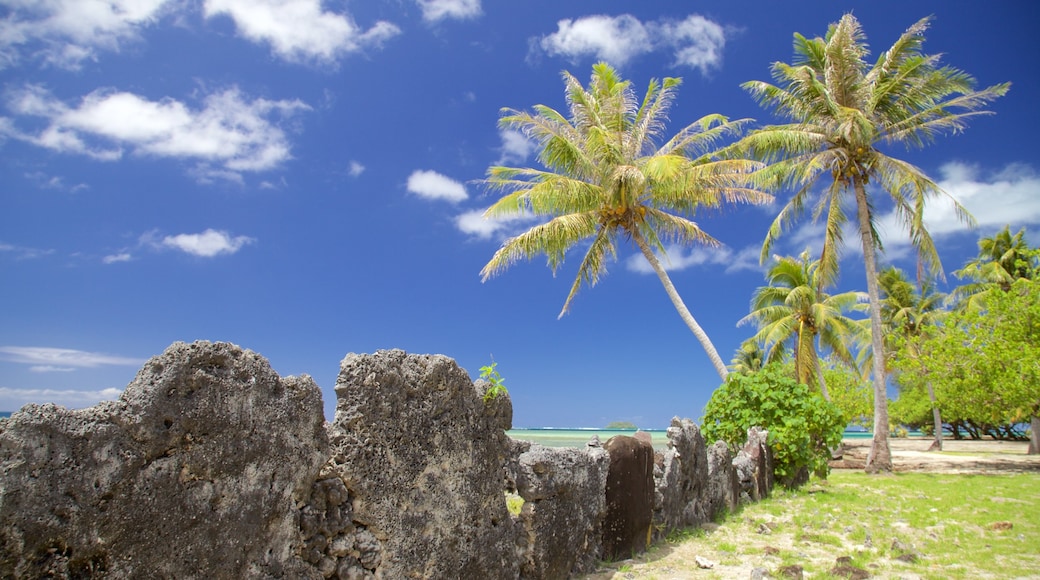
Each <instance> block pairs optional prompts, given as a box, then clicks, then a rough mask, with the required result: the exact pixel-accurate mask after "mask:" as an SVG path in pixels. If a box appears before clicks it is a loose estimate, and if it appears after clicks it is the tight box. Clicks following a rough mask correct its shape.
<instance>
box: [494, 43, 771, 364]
mask: <svg viewBox="0 0 1040 580" xmlns="http://www.w3.org/2000/svg"><path fill="white" fill-rule="evenodd" d="M563 81H564V85H565V87H566V97H567V105H568V108H569V113H570V115H569V117H568V116H564V115H563V114H562V113H560V112H558V111H556V110H555V109H552V108H551V107H548V106H546V105H536V106H535V107H534V111H533V112H526V111H517V110H513V109H504V110H503V116H502V118H501V119H500V124H501V126H502V127H503V128H507V129H513V130H518V131H520V132H522V133H523V134H524V135H525V136H526V137H527V138H528V139H530V140H531V141H533V142H534V143H536V144H537V146H538V148H539V150H540V153H539V154H538V161H539V162H540V163H541V164H542V165H543V166H544V167H545V169H535V168H517V167H501V166H496V167H491V168H489V169H488V175H487V178H486V180H485V183H486V185H487V186H488V187H489V188H490V189H491V190H493V191H497V192H502V193H503V195H502V197H501V198H500V199H499V200H498V201H496V202H495V203H494V204H493V205H492V206H491V207H490V208H488V209H487V211H486V213H485V216H486V217H500V216H511V215H513V216H515V215H534V216H539V217H543V218H545V219H546V221H544V222H543V223H540V224H539V225H536V226H534V227H532V228H531V229H529V230H527V231H525V232H523V233H521V234H519V235H517V236H514V237H512V238H510V239H508V240H506V241H505V243H503V244H502V247H501V248H500V249H499V250H498V251H497V252H495V254H494V256H493V257H492V258H491V260H490V261H489V262H488V263H487V265H485V266H484V268H483V270H482V271H481V275H482V276H483V279H484V280H485V281H486V280H487V279H488V278H490V277H491V276H494V275H495V274H498V273H500V272H502V271H503V270H505V269H506V268H508V267H509V266H511V265H512V264H514V263H516V262H517V261H520V260H529V259H531V258H533V257H535V256H538V255H542V254H544V255H545V256H546V258H547V259H548V264H549V267H550V268H551V269H552V271H553V272H554V273H555V272H556V271H557V269H558V268H559V267H560V265H561V264H562V263H563V261H564V258H565V257H566V254H567V252H568V250H570V249H571V248H573V247H575V246H576V245H578V244H579V243H581V242H583V241H585V240H589V243H588V247H587V249H586V250H585V256H584V258H583V259H582V261H581V264H580V266H579V267H578V273H577V276H576V277H575V279H574V283H573V285H572V286H571V290H570V293H569V294H568V295H567V299H566V301H565V302H564V304H563V310H562V311H561V312H560V316H563V315H564V314H565V313H566V312H567V311H568V309H569V308H570V306H571V302H572V300H573V299H574V297H575V295H576V294H577V292H578V290H579V289H580V288H581V287H582V286H583V285H588V286H594V285H595V284H596V282H597V281H598V280H599V278H600V276H601V275H602V274H603V273H604V272H605V271H606V267H607V260H608V258H613V259H616V258H617V247H618V244H619V242H620V241H622V240H630V241H632V242H633V243H634V244H635V245H636V247H638V248H639V251H640V252H641V253H642V255H643V257H644V258H646V260H647V262H649V263H650V266H651V267H652V268H653V270H654V272H656V274H657V276H658V278H660V280H661V284H662V285H663V286H664V289H665V292H666V293H667V294H668V297H669V298H670V299H671V301H672V303H673V304H674V306H675V308H676V310H677V311H678V312H679V315H680V316H681V317H682V319H683V321H684V322H685V323H686V325H687V326H688V327H689V328H690V330H691V332H693V334H694V336H696V338H697V340H698V341H700V343H701V345H702V346H703V348H704V350H705V352H707V354H708V358H709V359H711V362H712V364H713V365H714V367H715V369H716V371H717V372H718V373H719V376H720V377H722V378H723V379H725V377H726V375H727V374H728V371H727V369H726V366H725V364H724V363H723V362H722V358H721V357H720V356H719V354H718V351H717V350H716V348H715V346H714V344H712V342H711V339H710V338H709V337H708V335H707V333H706V332H705V331H704V330H703V329H702V328H701V326H700V324H698V323H697V321H696V319H694V317H693V315H692V314H691V313H690V311H689V309H688V308H687V307H686V304H685V303H684V302H683V300H682V298H681V297H680V296H679V293H678V292H677V291H676V289H675V286H674V284H673V283H672V281H671V279H670V278H669V276H668V273H667V271H666V269H665V265H664V264H662V263H661V260H660V259H659V258H658V255H659V254H663V253H664V252H665V245H664V244H665V242H668V241H671V242H677V243H680V244H688V243H698V244H705V245H708V246H718V245H719V242H718V241H717V240H716V239H715V238H713V237H712V236H710V235H709V234H708V233H707V232H705V231H704V230H702V229H701V227H700V226H699V225H698V224H697V223H695V222H694V221H692V220H691V219H690V217H691V216H692V215H693V214H694V213H695V212H696V211H697V210H699V209H702V208H718V207H720V206H721V205H723V204H724V203H752V204H763V203H767V202H769V201H771V199H772V196H770V195H769V194H767V193H764V192H762V191H759V190H757V189H754V188H751V187H749V185H748V176H749V175H750V174H751V172H752V171H754V170H756V169H759V168H760V167H761V165H760V164H758V163H756V162H753V161H748V160H746V159H739V158H728V159H719V158H717V157H716V155H715V149H714V148H715V146H716V144H717V143H718V142H719V141H720V139H722V138H723V137H725V136H733V135H736V134H737V133H738V132H739V131H740V129H741V127H742V126H743V125H744V124H746V121H743V120H738V121H731V120H729V119H727V118H726V117H723V116H721V115H715V114H712V115H707V116H704V117H702V118H701V119H699V120H697V121H694V122H693V123H691V124H689V125H687V126H686V127H684V128H683V129H681V130H680V131H679V132H678V133H676V134H674V135H673V136H672V137H670V138H667V139H664V138H663V136H664V131H665V121H666V120H667V112H668V109H669V107H670V105H671V104H672V102H673V100H674V99H675V95H676V91H677V89H678V87H679V84H680V82H681V81H680V79H677V78H665V79H664V80H663V81H658V80H656V79H654V80H651V81H650V84H649V86H648V87H647V90H646V94H645V96H644V97H643V98H642V99H639V98H637V96H636V93H635V91H634V90H633V88H632V85H631V83H630V82H629V81H625V80H623V79H622V78H621V77H620V76H619V75H618V73H617V71H616V70H614V69H613V68H612V67H611V66H610V65H608V64H606V63H599V64H597V65H595V66H594V67H593V71H592V78H591V80H590V82H589V86H588V87H585V86H582V84H581V82H579V81H578V79H576V78H575V77H574V76H572V75H571V74H570V73H567V72H564V73H563Z"/></svg>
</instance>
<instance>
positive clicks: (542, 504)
mask: <svg viewBox="0 0 1040 580" xmlns="http://www.w3.org/2000/svg"><path fill="white" fill-rule="evenodd" d="M513 450H514V457H515V459H514V460H513V461H511V462H510V463H511V464H510V466H509V469H508V471H507V473H508V477H509V478H510V479H511V480H512V482H513V483H514V484H515V486H516V491H517V493H519V494H520V497H522V498H523V499H524V506H523V509H522V510H521V512H520V518H519V519H520V524H521V526H522V533H521V539H520V540H519V546H520V551H521V568H520V572H521V577H522V578H531V579H535V578H567V577H569V576H571V575H573V574H579V573H582V572H588V571H590V570H592V569H593V568H595V566H596V563H597V562H598V561H599V559H600V555H601V552H602V544H601V539H602V535H601V534H602V526H603V517H604V515H605V514H606V485H607V470H608V469H609V467H610V456H609V455H608V454H607V452H606V451H604V450H603V448H602V447H599V446H595V445H588V446H586V447H585V448H582V449H577V448H574V447H561V448H552V447H543V446H541V445H536V444H532V443H529V442H526V441H518V442H516V443H515V444H514V446H513Z"/></svg>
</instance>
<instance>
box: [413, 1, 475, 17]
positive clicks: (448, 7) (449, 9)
mask: <svg viewBox="0 0 1040 580" xmlns="http://www.w3.org/2000/svg"><path fill="white" fill-rule="evenodd" d="M416 1H417V2H418V3H419V7H420V8H422V13H423V20H425V21H427V22H437V21H438V20H443V19H445V18H457V19H459V20H465V19H467V18H476V17H477V16H480V0H416Z"/></svg>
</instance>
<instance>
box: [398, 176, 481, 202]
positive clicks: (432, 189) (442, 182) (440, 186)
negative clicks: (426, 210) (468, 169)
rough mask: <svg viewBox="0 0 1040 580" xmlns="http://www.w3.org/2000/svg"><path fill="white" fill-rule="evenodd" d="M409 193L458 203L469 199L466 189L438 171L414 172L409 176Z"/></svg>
mask: <svg viewBox="0 0 1040 580" xmlns="http://www.w3.org/2000/svg"><path fill="white" fill-rule="evenodd" d="M407 187H408V191H410V192H411V193H414V194H415V195H418V196H419V197H424V198H426V199H442V200H445V201H450V202H452V203H458V202H460V201H463V200H465V199H467V198H468V197H469V195H467V194H466V187H465V186H464V185H462V184H461V183H459V182H458V181H455V180H454V179H451V178H450V177H445V176H443V175H441V174H440V173H437V172H436V171H422V170H416V171H413V172H412V174H411V175H409V176H408V185H407Z"/></svg>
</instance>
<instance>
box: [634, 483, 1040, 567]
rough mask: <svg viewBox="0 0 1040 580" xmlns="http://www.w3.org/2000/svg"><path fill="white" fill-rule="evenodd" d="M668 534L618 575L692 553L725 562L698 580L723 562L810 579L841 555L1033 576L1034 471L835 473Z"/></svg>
mask: <svg viewBox="0 0 1040 580" xmlns="http://www.w3.org/2000/svg"><path fill="white" fill-rule="evenodd" d="M1008 524H1010V528H1008ZM668 540H669V544H668V545H669V548H668V549H667V550H662V551H655V550H651V552H649V553H648V554H647V555H645V556H643V557H641V558H639V559H638V560H637V565H636V566H635V569H634V570H633V572H632V573H628V574H626V575H625V576H624V577H626V578H652V577H656V576H658V575H659V574H660V573H661V572H662V571H665V570H689V571H693V567H692V566H691V565H692V561H693V557H694V555H700V556H702V557H706V558H709V559H711V560H714V561H716V562H719V563H720V565H722V566H723V568H718V569H715V570H710V571H707V570H702V571H700V572H697V574H698V576H697V577H698V578H727V577H732V574H734V573H736V570H737V569H736V568H732V569H730V570H728V571H727V570H726V569H725V568H724V566H734V567H736V566H753V567H762V568H766V569H767V570H769V571H770V572H772V573H775V572H776V571H778V570H779V569H780V568H782V567H784V566H788V565H799V566H802V567H803V568H804V569H805V572H806V575H807V576H811V577H813V578H834V577H835V576H833V575H832V574H831V573H830V572H831V570H832V569H833V568H834V567H835V561H836V559H837V558H838V557H843V556H844V557H848V558H850V560H851V561H850V564H851V565H852V566H855V567H857V568H861V569H863V570H866V571H867V572H869V573H870V574H871V576H872V577H874V578H898V577H920V578H926V579H937V580H938V579H947V578H953V579H957V578H962V579H975V578H994V579H996V578H1017V577H1035V576H1034V575H1036V574H1038V572H1037V571H1038V570H1040V474H1038V473H1026V474H1009V475H952V474H938V473H935V474H932V473H900V474H896V475H882V476H870V475H866V474H865V473H862V472H859V471H836V472H833V473H832V474H831V477H830V480H829V481H824V482H820V481H816V480H814V481H813V482H811V484H810V485H809V486H806V487H805V488H803V489H802V490H797V491H788V490H781V489H777V490H776V491H775V492H774V494H773V496H772V497H770V498H768V499H766V500H764V501H762V502H759V503H757V504H751V505H746V506H744V507H742V508H741V509H740V510H738V512H737V513H735V514H731V515H730V516H729V517H728V518H727V519H726V520H725V521H723V522H722V523H721V525H719V526H718V528H717V529H714V530H713V531H710V532H707V533H704V532H700V533H698V532H696V531H680V532H673V533H672V534H671V535H670V536H669V538H668ZM681 577H683V578H685V577H686V576H681ZM742 577H743V576H742Z"/></svg>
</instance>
